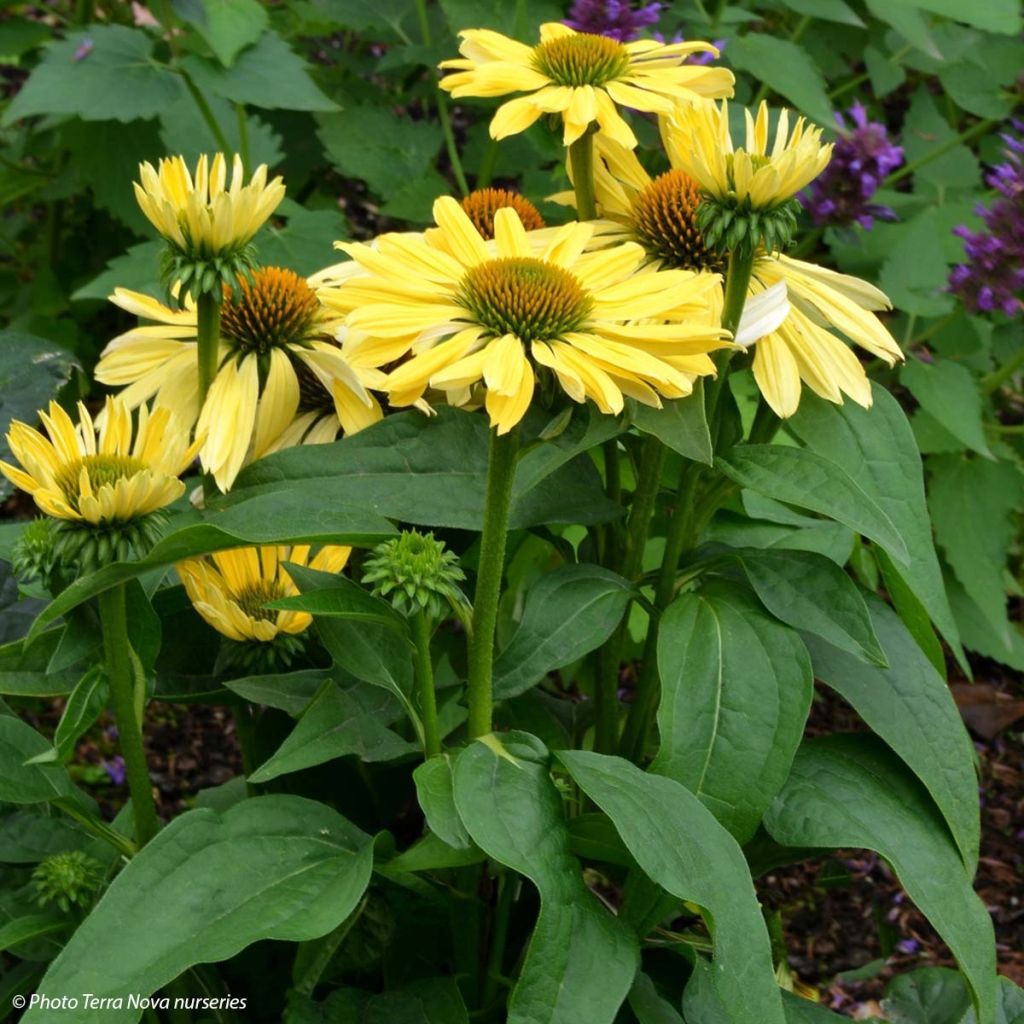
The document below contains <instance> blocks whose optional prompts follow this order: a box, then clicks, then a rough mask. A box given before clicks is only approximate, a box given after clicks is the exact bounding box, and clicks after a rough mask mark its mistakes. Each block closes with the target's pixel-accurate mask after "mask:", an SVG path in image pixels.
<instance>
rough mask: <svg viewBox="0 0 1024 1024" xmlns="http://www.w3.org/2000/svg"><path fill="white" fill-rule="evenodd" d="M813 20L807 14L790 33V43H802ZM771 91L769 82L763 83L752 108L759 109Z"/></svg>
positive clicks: (752, 101)
mask: <svg viewBox="0 0 1024 1024" xmlns="http://www.w3.org/2000/svg"><path fill="white" fill-rule="evenodd" d="M811 20H812V19H811V16H810V15H809V14H805V15H804V16H803V17H802V18H801V19H800V20H799V21H798V22H797V23H796V25H795V26H794V28H793V31H792V32H790V34H789V41H790V42H791V43H798V42H799V41H800V38H801V37H802V36H803V34H804V33H805V32H806V31H807V29H808V27H809V26H810V24H811ZM770 91H771V90H770V89H769V88H768V83H767V82H762V83H761V87H760V88H759V89H758V90H757V92H756V93H755V94H754V98H753V100H751V102H750V105H751V107H758V106H760V105H761V101H762V100H763V99H766V98H767V96H768V93H769V92H770Z"/></svg>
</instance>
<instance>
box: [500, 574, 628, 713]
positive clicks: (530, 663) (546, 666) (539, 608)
mask: <svg viewBox="0 0 1024 1024" xmlns="http://www.w3.org/2000/svg"><path fill="white" fill-rule="evenodd" d="M633 593H634V591H633V586H632V584H630V583H629V581H628V580H625V579H623V578H622V577H621V576H619V575H617V574H616V573H613V572H611V571H609V570H608V569H602V568H601V567H600V566H597V565H564V566H561V567H560V568H558V569H555V570H554V572H550V573H546V574H545V575H544V576H541V578H540V579H539V580H538V581H537V582H536V583H535V584H534V585H533V586H532V587H531V588H530V590H529V591H528V592H527V595H526V608H525V610H524V612H523V617H522V619H521V621H520V623H519V626H518V627H517V629H516V631H515V633H514V634H513V636H512V639H511V640H510V641H509V643H508V646H507V647H506V648H505V650H503V651H502V652H501V654H500V656H499V657H498V660H497V661H496V662H495V665H494V695H495V697H496V698H497V699H499V700H501V699H506V698H508V697H515V696H516V695H518V694H520V693H523V692H524V691H526V690H528V689H529V688H530V687H531V686H533V685H534V684H535V683H537V682H539V681H540V680H541V679H543V678H544V676H546V675H547V673H548V672H551V671H553V670H554V669H557V668H561V667H563V666H564V665H569V664H571V663H572V662H574V661H576V660H577V658H581V657H583V655H584V654H587V653H589V652H590V651H593V650H595V649H596V648H598V647H600V646H601V644H603V643H604V642H605V640H607V639H608V637H610V636H611V635H612V632H613V631H614V630H615V627H616V626H617V625H618V624H619V622H620V621H621V619H622V615H623V613H624V612H625V610H626V606H627V605H628V604H629V601H630V598H631V597H632V596H633Z"/></svg>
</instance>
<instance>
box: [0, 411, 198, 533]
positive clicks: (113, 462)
mask: <svg viewBox="0 0 1024 1024" xmlns="http://www.w3.org/2000/svg"><path fill="white" fill-rule="evenodd" d="M39 418H40V419H41V420H42V422H43V426H44V427H45V428H46V433H47V435H48V438H47V437H44V436H43V435H42V434H41V433H40V432H39V431H37V430H35V429H33V428H32V427H30V426H28V425H27V424H25V423H21V422H20V421H18V420H15V421H14V422H13V423H12V424H11V429H10V432H9V433H8V435H7V443H8V444H9V445H10V448H11V451H12V452H13V453H14V457H15V458H16V459H17V460H18V462H20V463H21V466H22V468H21V469H18V468H17V467H16V466H12V465H9V464H8V463H6V462H0V472H2V473H3V474H4V476H6V477H7V479H8V480H10V481H11V483H13V484H14V485H15V486H16V487H20V488H21V489H22V490H23V491H27V492H28V493H29V494H31V495H32V497H33V499H34V500H35V503H36V505H38V506H39V508H40V509H41V510H42V511H43V512H45V513H46V514H47V515H49V516H53V517H54V518H55V519H64V520H67V521H69V522H76V523H88V524H90V525H92V526H100V525H108V524H114V523H127V522H130V521H131V520H133V519H140V518H141V517H143V516H146V515H149V514H150V513H151V512H155V511H156V510H157V509H161V508H164V507H165V506H166V505H170V504H171V502H173V501H175V500H176V499H177V498H179V497H180V496H181V495H182V494H183V493H184V490H185V485H184V483H182V481H181V480H179V479H178V476H179V475H180V474H181V473H182V472H183V471H184V470H185V469H186V467H187V466H188V464H189V463H190V462H191V461H192V459H194V458H195V454H196V447H197V445H192V446H189V444H188V439H187V434H186V433H185V432H184V431H182V429H181V427H180V425H179V424H178V423H177V422H176V420H175V417H174V415H173V414H172V413H171V412H170V410H168V409H154V410H153V411H152V412H150V411H149V409H148V408H146V407H145V406H143V407H142V408H141V409H140V410H139V422H138V427H137V428H135V430H134V432H133V429H132V414H131V410H130V409H129V408H128V407H127V405H125V403H124V402H122V401H120V400H118V399H116V398H108V399H107V403H106V408H105V410H104V417H103V424H102V426H100V427H97V426H96V425H95V424H94V423H93V419H92V417H91V416H90V415H89V411H88V410H87V409H86V407H85V406H84V405H83V404H82V403H81V402H79V403H78V425H77V426H76V425H75V423H74V422H73V421H72V419H71V417H70V416H68V414H67V413H66V412H65V411H64V410H63V409H62V408H61V407H60V406H59V405H58V404H57V403H56V402H51V403H50V407H49V412H40V413H39ZM133 433H134V437H133Z"/></svg>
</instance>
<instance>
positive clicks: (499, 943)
mask: <svg viewBox="0 0 1024 1024" xmlns="http://www.w3.org/2000/svg"><path fill="white" fill-rule="evenodd" d="M518 888H519V879H518V878H517V877H516V876H515V875H513V874H512V873H511V872H507V871H506V872H505V873H504V874H502V875H501V877H500V878H499V879H498V905H497V907H496V908H495V910H494V921H493V927H492V928H491V951H490V954H489V956H488V957H487V976H486V977H485V978H484V994H483V1001H482V1006H483V1008H484V1009H485V1010H486V1009H488V1008H489V1007H490V1006H491V1004H492V1003H493V1002H494V1001H495V998H496V996H497V994H498V986H499V985H500V984H501V981H502V978H503V975H502V973H501V965H502V964H503V963H504V961H505V947H506V945H507V942H508V924H509V920H510V918H511V916H512V904H513V902H515V896H516V889H518Z"/></svg>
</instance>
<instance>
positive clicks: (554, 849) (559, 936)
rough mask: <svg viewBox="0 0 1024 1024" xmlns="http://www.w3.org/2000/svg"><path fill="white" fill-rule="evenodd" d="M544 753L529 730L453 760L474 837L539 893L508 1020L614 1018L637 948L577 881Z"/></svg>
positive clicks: (551, 1023)
mask: <svg viewBox="0 0 1024 1024" xmlns="http://www.w3.org/2000/svg"><path fill="white" fill-rule="evenodd" d="M548 759H549V755H548V752H547V750H546V748H545V747H544V745H543V744H542V743H541V742H540V740H538V739H536V738H535V737H533V736H530V735H529V734H528V733H517V732H511V733H502V734H501V735H500V736H494V737H491V738H490V739H489V740H488V741H486V742H481V741H479V740H478V741H476V742H474V743H472V744H470V746H468V747H467V748H466V749H465V750H464V751H463V752H462V753H461V754H460V755H459V758H458V760H457V761H456V762H455V805H456V807H457V808H458V812H459V816H460V818H461V819H462V821H463V822H464V823H465V825H466V828H467V829H468V830H469V834H470V835H471V836H472V838H473V840H474V841H475V842H476V844H477V845H478V846H479V847H480V848H481V849H482V850H484V851H485V852H486V853H487V854H488V856H490V857H493V858H494V859H495V860H497V861H499V862H500V863H502V864H505V865H506V866H507V867H510V868H512V869H513V870H514V871H518V872H519V873H520V874H522V875H526V877H527V878H529V879H530V880H531V881H532V882H533V884H534V885H535V886H536V887H537V889H538V891H539V893H540V900H541V909H540V914H539V916H538V918H537V923H536V925H535V926H534V929H533V937H532V938H531V940H530V944H529V946H528V948H527V951H526V959H525V960H524V962H523V967H522V970H521V972H520V975H519V980H518V981H517V983H516V985H515V988H513V990H512V994H511V996H510V997H509V1007H508V1024H577V1022H579V1021H584V1020H585V1021H587V1024H612V1021H613V1020H614V1019H615V1016H616V1013H617V1011H618V1008H619V1006H620V1004H621V1003H622V1001H623V1000H624V999H625V998H626V993H627V992H628V991H629V988H630V985H631V984H632V982H633V976H634V974H635V973H636V969H637V966H638V965H639V961H640V950H639V946H638V942H637V939H636V936H635V935H633V934H632V933H631V932H630V931H629V930H628V929H627V928H626V926H625V925H624V924H622V922H620V921H619V920H618V918H616V917H614V916H612V915H611V914H610V913H608V911H607V910H605V908H604V907H603V906H602V905H601V904H600V903H599V902H598V901H597V899H596V897H595V896H594V895H593V893H591V892H590V891H589V889H587V887H586V885H584V884H583V877H582V873H581V869H580V865H579V862H578V861H577V860H576V858H575V857H573V855H572V854H571V853H570V852H569V836H568V832H567V830H566V827H565V819H564V816H563V810H562V798H561V796H560V795H559V793H558V790H557V789H555V785H554V783H553V782H552V780H551V777H550V775H549V774H548V772H549V764H548ZM737 852H738V851H737Z"/></svg>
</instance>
